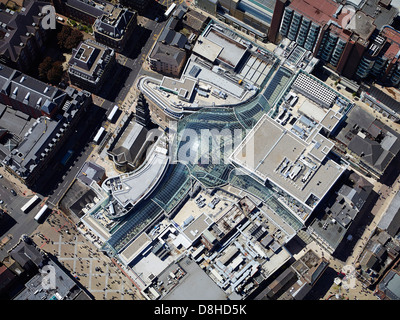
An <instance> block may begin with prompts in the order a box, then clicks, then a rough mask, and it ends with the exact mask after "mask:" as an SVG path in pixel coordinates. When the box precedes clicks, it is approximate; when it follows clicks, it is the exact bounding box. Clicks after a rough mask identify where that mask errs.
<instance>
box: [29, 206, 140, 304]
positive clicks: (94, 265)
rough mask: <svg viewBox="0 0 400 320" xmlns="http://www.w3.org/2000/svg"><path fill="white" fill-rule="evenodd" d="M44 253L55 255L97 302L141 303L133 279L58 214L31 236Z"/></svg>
mask: <svg viewBox="0 0 400 320" xmlns="http://www.w3.org/2000/svg"><path fill="white" fill-rule="evenodd" d="M32 238H33V240H34V241H35V243H36V244H37V245H38V247H40V248H41V249H42V250H44V251H46V252H48V253H49V254H53V255H54V256H56V257H57V258H58V260H59V261H60V262H61V263H62V264H63V265H64V266H65V268H66V269H67V270H68V271H70V272H71V274H72V275H73V276H76V277H77V279H78V280H79V282H80V283H81V284H82V286H84V287H85V288H86V289H87V290H88V291H89V292H90V293H91V294H92V295H93V296H94V298H95V299H96V300H142V299H143V298H142V296H141V295H140V294H139V293H138V290H137V289H136V288H135V286H134V284H133V283H132V282H131V280H130V278H129V277H127V276H126V275H125V274H124V273H123V272H122V270H121V269H120V267H119V266H118V265H116V264H115V263H114V262H113V261H112V260H111V259H110V258H109V257H107V256H105V255H104V254H103V253H101V252H100V251H99V250H98V249H97V247H96V246H95V245H94V244H93V243H92V242H90V241H89V240H87V239H86V238H85V237H84V236H83V235H82V234H81V233H79V232H78V231H77V230H76V228H75V225H74V223H73V222H72V221H70V220H69V219H68V218H67V217H65V216H64V215H63V214H62V213H59V212H57V211H55V212H52V213H51V214H50V216H49V217H48V218H47V219H46V221H45V222H44V223H43V224H41V225H40V226H39V227H38V228H37V229H36V230H35V232H34V233H33V234H32Z"/></svg>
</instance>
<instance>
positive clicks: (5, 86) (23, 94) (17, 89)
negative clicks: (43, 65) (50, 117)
mask: <svg viewBox="0 0 400 320" xmlns="http://www.w3.org/2000/svg"><path fill="white" fill-rule="evenodd" d="M0 90H1V92H3V93H5V94H6V95H8V96H9V97H11V98H12V99H14V100H17V101H19V102H21V103H23V104H25V105H29V106H31V107H33V108H36V109H39V110H40V109H42V108H43V107H44V106H45V104H46V103H53V107H52V108H54V107H56V106H57V105H59V104H61V103H62V102H63V101H64V99H65V98H66V94H65V92H64V91H62V90H61V89H58V88H57V87H53V86H50V85H48V84H46V83H44V82H42V81H39V80H36V79H35V78H32V77H30V76H27V75H26V74H23V73H21V72H19V71H17V70H14V69H11V68H9V67H7V66H5V65H2V64H1V65H0ZM47 107H49V105H47Z"/></svg>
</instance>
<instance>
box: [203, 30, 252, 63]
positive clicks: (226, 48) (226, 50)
mask: <svg viewBox="0 0 400 320" xmlns="http://www.w3.org/2000/svg"><path fill="white" fill-rule="evenodd" d="M204 38H206V39H207V40H209V41H210V42H213V43H214V44H215V45H216V46H211V44H210V42H209V44H210V46H211V47H212V48H213V50H215V51H217V50H218V47H221V48H222V51H221V52H220V53H219V55H218V60H220V61H222V62H223V63H226V64H228V65H230V66H231V67H232V68H236V67H237V65H238V64H239V62H240V60H242V58H243V56H244V54H245V53H246V51H247V47H246V46H244V45H243V44H241V43H239V42H237V41H235V40H232V39H230V38H228V37H227V36H226V35H224V34H223V33H221V32H219V31H217V30H216V29H214V28H212V27H211V28H209V29H208V30H207V31H206V32H205V33H204Z"/></svg>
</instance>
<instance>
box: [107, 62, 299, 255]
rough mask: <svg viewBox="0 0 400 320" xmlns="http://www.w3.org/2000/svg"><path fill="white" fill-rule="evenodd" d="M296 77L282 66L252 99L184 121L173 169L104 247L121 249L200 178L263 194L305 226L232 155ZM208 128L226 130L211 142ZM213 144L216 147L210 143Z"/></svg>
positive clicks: (209, 185)
mask: <svg viewBox="0 0 400 320" xmlns="http://www.w3.org/2000/svg"><path fill="white" fill-rule="evenodd" d="M292 76H293V73H292V72H291V71H290V70H289V69H286V68H283V67H280V68H279V69H278V70H277V72H276V73H274V76H273V77H271V79H268V81H267V86H266V90H264V91H262V94H259V95H258V96H257V97H256V98H254V99H252V101H248V102H247V103H243V104H241V105H239V106H236V107H216V108H203V109H201V110H200V111H198V112H196V113H193V114H191V115H189V116H187V117H185V118H183V119H181V120H179V121H178V123H177V135H176V136H175V141H174V144H176V146H177V147H175V148H173V149H172V150H173V152H172V154H170V155H171V156H172V160H171V162H170V163H171V164H170V165H169V169H168V172H167V173H166V174H165V176H164V178H163V180H162V181H161V183H160V184H159V185H158V187H157V189H156V190H155V191H153V194H152V195H151V196H150V197H149V198H148V199H146V200H144V201H142V203H140V205H138V206H137V207H135V208H134V209H133V210H132V212H131V213H129V214H128V215H127V216H126V217H125V219H124V220H123V221H121V222H120V223H119V224H118V226H117V227H116V228H115V229H114V230H112V231H111V233H112V235H111V237H110V239H109V240H108V241H107V243H105V245H104V247H103V249H104V250H107V251H109V252H110V253H112V252H114V253H118V252H120V251H121V250H122V249H123V248H124V247H125V246H126V245H127V244H128V243H130V242H131V241H132V240H133V239H134V238H135V237H136V235H138V234H139V233H140V232H141V231H142V230H143V228H145V227H146V226H148V225H149V223H150V222H151V221H153V220H154V219H156V218H157V217H159V216H160V214H162V213H164V212H165V213H166V214H168V213H170V212H171V210H172V209H173V208H175V207H176V205H177V204H178V203H179V202H181V201H182V200H183V199H184V198H185V196H186V195H187V194H188V192H189V190H190V188H191V186H192V185H193V183H194V182H195V181H196V180H197V181H199V182H200V183H201V184H202V185H203V186H204V187H206V188H214V187H218V186H222V185H226V184H228V183H231V184H232V185H233V186H235V187H237V188H239V189H242V190H244V191H246V192H248V193H250V194H252V195H253V196H255V197H257V198H259V199H260V200H262V201H263V202H264V203H266V205H268V206H269V207H271V208H272V209H273V210H274V211H276V212H277V213H278V214H279V215H280V216H281V217H282V218H283V219H284V220H285V221H286V222H287V223H288V224H289V225H291V226H292V227H293V228H295V229H297V230H298V229H300V228H301V227H302V225H301V223H300V222H299V221H298V220H297V219H296V218H295V217H294V216H293V215H292V213H291V212H290V211H289V210H288V209H286V208H285V207H284V206H282V205H280V203H279V202H278V201H277V199H276V198H275V196H274V191H273V190H272V189H271V188H270V187H267V186H264V185H263V184H262V183H259V182H257V181H256V180H255V179H253V178H252V177H250V176H246V175H237V174H236V172H237V171H236V169H235V167H234V166H233V165H232V164H231V163H230V162H229V160H228V157H229V156H230V154H231V153H232V152H233V150H234V148H235V146H237V145H238V143H240V142H241V141H242V139H243V138H244V137H245V135H246V134H247V132H248V131H249V130H250V129H251V128H252V127H253V126H254V125H255V124H256V123H257V122H258V120H259V119H260V118H261V117H262V115H263V114H265V113H268V112H269V111H270V110H271V106H272V105H273V104H274V103H276V101H278V100H279V99H280V97H282V95H283V94H284V92H285V90H286V88H287V84H288V83H289V82H290V81H289V80H290V78H291V77H292ZM268 82H269V83H268ZM208 130H209V131H208ZM204 132H214V133H220V134H221V136H222V138H221V139H216V138H215V135H212V137H213V138H210V139H209V140H208V141H207V139H203V137H202V136H201V135H202V133H204ZM198 137H201V139H200V140H201V142H202V143H204V141H207V143H206V145H205V147H204V145H202V143H200V142H199V141H198V140H196V139H197V138H198ZM235 139H237V140H235ZM235 143H237V144H235ZM207 144H208V146H209V147H210V149H208V148H207ZM170 150H171V148H170ZM209 150H211V153H210V152H209ZM205 155H206V156H205ZM218 156H219V158H218ZM215 159H220V161H219V163H216V161H215ZM174 160H175V161H174Z"/></svg>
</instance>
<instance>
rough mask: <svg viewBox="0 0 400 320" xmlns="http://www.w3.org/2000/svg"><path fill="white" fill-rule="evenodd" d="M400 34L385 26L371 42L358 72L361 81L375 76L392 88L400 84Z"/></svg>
mask: <svg viewBox="0 0 400 320" xmlns="http://www.w3.org/2000/svg"><path fill="white" fill-rule="evenodd" d="M399 57H400V32H399V31H397V30H395V29H393V28H392V27H390V26H385V27H383V28H382V31H381V32H380V33H379V35H378V36H376V37H375V38H374V40H373V41H372V42H371V44H370V46H369V47H368V50H367V51H366V53H365V55H364V56H363V58H362V60H361V62H360V64H359V66H358V68H357V72H356V76H357V77H358V78H359V79H365V78H367V77H368V76H373V77H375V78H377V79H379V80H381V81H385V82H386V83H387V84H389V85H392V86H398V85H399V83H400V61H399Z"/></svg>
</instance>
